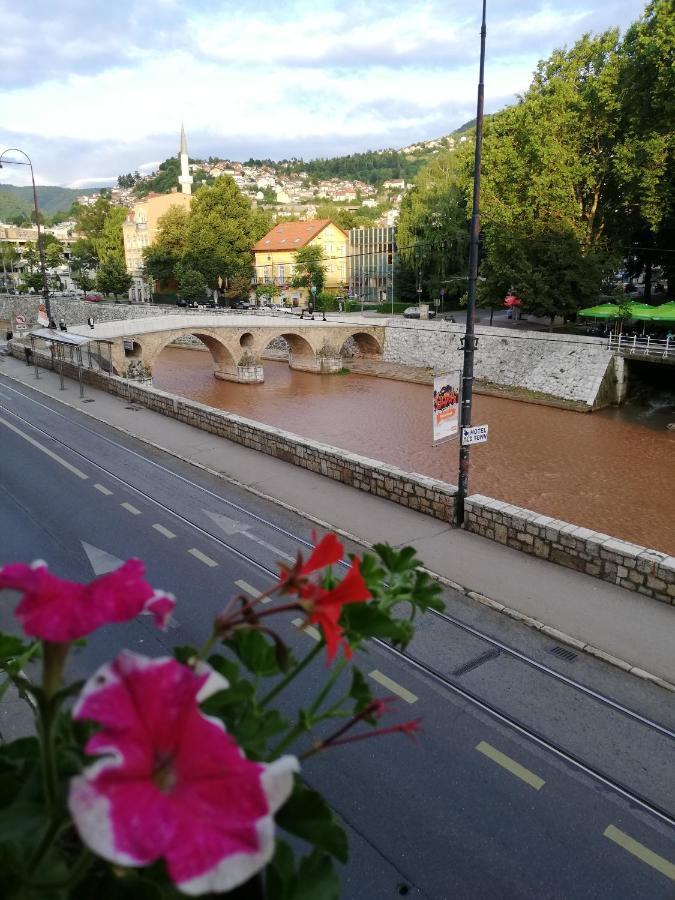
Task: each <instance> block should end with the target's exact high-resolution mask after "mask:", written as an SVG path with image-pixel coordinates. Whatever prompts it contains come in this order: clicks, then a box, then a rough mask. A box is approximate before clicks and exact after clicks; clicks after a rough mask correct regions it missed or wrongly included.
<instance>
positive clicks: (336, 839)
mask: <svg viewBox="0 0 675 900" xmlns="http://www.w3.org/2000/svg"><path fill="white" fill-rule="evenodd" d="M277 824H278V825H279V827H280V828H283V829H284V830H285V831H288V832H289V834H294V835H295V836H296V837H300V838H302V839H303V840H305V841H307V842H308V843H309V844H312V846H314V847H318V848H319V849H320V850H324V851H325V852H326V853H330V854H331V856H334V857H335V858H336V859H338V860H340V862H343V863H346V862H347V859H348V856H349V849H348V847H347V835H346V834H345V832H344V831H343V829H342V828H341V827H340V825H339V824H338V822H337V819H336V818H335V815H334V813H333V811H332V810H331V808H330V807H329V806H328V804H327V803H326V801H325V800H324V799H323V797H322V796H321V795H320V794H318V793H317V792H316V791H314V790H312V789H311V788H310V787H307V785H306V784H304V782H302V781H301V780H300V779H299V778H296V779H295V786H294V788H293V793H292V794H291V796H290V797H289V799H288V800H287V801H286V803H285V804H284V805H283V807H282V808H281V810H280V811H279V812H278V813H277Z"/></svg>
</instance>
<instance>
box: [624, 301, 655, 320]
mask: <svg viewBox="0 0 675 900" xmlns="http://www.w3.org/2000/svg"><path fill="white" fill-rule="evenodd" d="M628 308H629V309H630V315H631V318H632V319H653V318H654V313H655V311H656V309H657V307H656V306H650V305H649V303H637V302H636V301H635V300H633V301H632V302H631V303H629V304H628Z"/></svg>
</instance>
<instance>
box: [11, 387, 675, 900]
mask: <svg viewBox="0 0 675 900" xmlns="http://www.w3.org/2000/svg"><path fill="white" fill-rule="evenodd" d="M136 414H137V415H143V412H142V410H139V411H138V412H137V413H136ZM260 464H261V466H264V465H265V460H264V457H261V462H260ZM0 487H1V490H0V562H6V561H10V560H24V561H31V560H33V559H35V558H42V559H45V560H47V562H48V563H49V565H50V567H51V568H52V569H54V570H55V571H56V572H58V573H59V574H60V575H62V576H64V577H69V578H73V579H78V580H89V579H91V578H92V576H93V574H94V573H95V572H100V571H103V570H104V569H105V568H106V567H110V566H112V565H114V563H115V560H116V559H119V560H122V559H126V558H128V557H129V556H140V557H141V558H142V559H144V561H145V562H146V566H147V570H148V577H149V579H150V581H151V583H153V584H154V585H156V586H158V587H161V588H164V589H165V590H169V591H171V592H173V593H174V594H175V595H176V597H177V599H178V605H177V608H176V615H175V622H174V623H173V627H172V628H170V629H169V630H168V631H167V632H166V633H165V634H163V633H160V632H157V631H156V630H155V629H154V628H153V627H152V625H151V624H150V622H149V621H148V620H147V619H145V618H144V617H141V618H140V619H139V620H137V621H134V622H131V623H127V624H124V625H118V626H114V627H112V628H109V629H104V630H103V631H101V632H99V633H98V634H97V635H96V636H94V637H93V639H92V640H91V641H90V642H89V644H88V646H87V648H86V649H84V650H82V651H80V653H79V654H78V656H77V657H76V658H75V659H74V669H75V670H76V672H77V674H79V675H82V674H87V673H89V672H90V671H91V669H92V667H93V666H94V665H96V664H98V663H100V662H102V661H103V660H104V659H108V658H109V657H110V656H111V655H112V654H114V653H115V652H116V651H117V650H118V649H120V648H121V647H123V646H126V647H130V648H132V649H136V650H138V651H140V652H144V653H148V654H162V653H166V652H167V650H168V649H170V646H171V645H173V644H183V643H193V644H195V643H200V642H201V641H203V639H204V637H205V635H206V634H207V633H208V630H209V626H210V622H211V620H212V618H213V616H214V615H215V614H216V613H217V612H218V611H219V610H220V609H221V608H222V607H223V605H224V603H225V601H226V600H227V599H229V597H230V596H231V595H232V594H233V593H235V592H240V591H241V590H244V591H251V590H255V589H257V590H262V589H264V588H265V587H266V586H267V585H268V584H269V583H270V578H271V576H270V574H269V573H270V571H273V570H275V568H276V565H275V564H276V561H277V560H278V559H279V558H280V557H282V556H283V555H284V554H286V555H290V556H292V555H294V554H295V551H296V549H297V546H298V538H299V539H302V540H305V541H307V540H309V539H310V537H311V531H312V525H311V523H309V522H307V521H306V520H304V519H303V518H302V517H300V516H298V515H295V514H293V513H290V512H288V511H285V510H283V509H281V508H280V507H278V506H276V505H274V504H271V503H268V502H266V501H264V500H262V499H261V498H258V497H255V496H253V495H251V494H249V493H247V492H246V491H244V490H243V489H239V488H238V487H236V486H234V485H230V484H228V483H227V482H225V481H223V480H222V479H218V478H215V477H211V476H210V475H208V474H207V473H204V472H202V471H199V470H196V469H194V468H193V467H191V466H189V465H188V464H185V463H182V462H180V461H178V460H176V459H174V458H172V457H170V456H168V455H165V454H162V453H160V452H159V451H156V450H153V449H151V448H148V447H146V446H145V445H143V444H141V443H140V442H137V441H135V440H133V439H130V438H128V437H125V436H124V435H122V434H120V433H119V432H117V431H115V430H113V429H108V428H106V427H105V426H101V425H100V424H99V423H97V422H95V421H94V420H91V419H89V418H86V417H84V416H80V415H79V414H77V413H75V412H73V411H71V410H69V409H67V408H65V407H61V406H59V404H57V403H54V402H53V401H51V400H47V399H45V398H44V397H42V396H41V395H38V394H35V393H34V392H32V391H30V390H29V389H26V388H19V386H18V385H16V384H15V383H13V382H11V381H9V380H7V379H4V378H3V377H2V376H0ZM446 599H447V602H448V610H449V612H451V613H452V615H454V616H457V618H459V619H462V621H465V622H467V623H469V624H470V625H472V626H475V627H477V628H480V629H483V630H485V631H489V633H490V634H492V635H493V636H494V637H496V638H498V639H499V641H501V642H502V643H503V644H504V645H507V646H508V647H514V648H515V649H517V650H518V651H520V652H522V653H523V654H524V655H525V656H526V657H527V658H528V659H532V660H534V661H535V662H539V663H542V664H544V663H545V664H546V665H547V666H551V667H552V668H554V669H557V670H558V671H560V672H562V673H564V674H565V675H567V676H571V675H573V677H574V679H576V680H577V681H579V682H582V683H583V684H587V685H589V686H590V687H591V688H592V689H593V690H595V691H597V692H598V693H599V694H601V695H603V696H604V695H610V696H612V697H614V698H616V699H617V700H618V701H619V702H620V703H622V704H624V705H626V706H628V707H630V708H631V709H633V710H636V711H637V712H638V713H640V714H641V715H642V716H644V717H645V718H646V719H648V720H655V721H656V722H657V723H659V724H660V725H661V726H662V728H663V729H664V730H665V731H666V732H667V731H669V730H670V731H672V730H673V727H674V726H675V712H674V711H673V706H674V704H673V700H672V696H671V695H669V694H666V693H665V692H663V691H661V690H660V689H658V688H654V687H652V686H650V685H646V684H642V683H640V682H637V680H636V679H634V678H632V677H631V676H626V675H624V673H620V672H619V673H617V672H609V671H607V669H606V668H605V667H603V666H602V665H601V664H599V663H598V662H597V661H590V660H585V659H583V658H581V659H578V660H576V661H575V662H574V663H573V664H571V663H570V662H569V661H567V662H566V661H559V660H558V659H556V658H554V657H552V656H551V655H550V654H549V653H548V650H549V649H550V643H551V642H550V641H548V642H546V641H545V639H543V638H542V636H541V635H535V634H532V633H530V632H528V631H527V630H526V629H521V628H520V627H519V626H517V625H516V624H515V623H513V622H503V621H501V620H500V619H499V617H498V616H496V615H494V614H493V615H492V617H490V616H489V615H488V613H489V612H490V611H485V610H481V611H480V612H477V611H476V610H475V609H474V608H473V607H472V606H471V604H469V603H467V601H466V599H465V598H459V597H458V596H457V595H453V594H452V593H451V592H448V594H447V597H446ZM10 622H11V616H10V613H9V607H8V606H6V605H5V606H3V607H0V627H8V623H10ZM282 628H283V633H284V636H285V637H287V638H288V640H289V643H291V644H292V646H294V647H295V648H297V650H298V652H302V650H303V648H307V647H308V646H311V641H312V637H311V636H309V635H308V634H306V633H298V632H297V629H295V628H294V626H293V625H292V624H291V622H290V621H289V622H286V623H284V624H283V626H282ZM546 643H548V645H549V646H548V647H547V646H545V644H546ZM489 651H492V653H491V654H490V652H489ZM410 653H411V655H412V657H413V658H414V660H416V661H418V663H419V665H414V664H413V663H412V662H411V661H410V660H408V659H405V658H402V657H401V656H399V655H396V654H394V653H392V652H391V651H390V650H389V649H387V648H386V647H385V646H382V645H380V644H376V643H373V644H371V645H369V648H368V650H367V652H366V653H362V654H359V656H358V658H357V663H358V665H359V666H360V668H361V669H362V670H363V671H364V672H365V673H367V674H368V675H369V677H370V678H371V681H372V685H373V687H374V688H375V689H376V692H377V693H380V694H382V695H389V694H391V693H392V691H393V692H394V693H397V694H398V695H399V704H398V706H399V714H400V717H401V718H408V717H413V716H414V717H417V716H422V717H423V719H424V732H423V734H422V736H421V739H420V741H419V743H418V744H413V743H412V742H409V741H407V740H405V739H404V738H402V737H400V736H394V737H392V738H388V739H382V740H379V741H373V742H364V743H360V744H354V745H352V746H350V747H346V748H342V749H341V750H339V751H338V750H335V751H333V752H331V753H326V754H320V755H318V756H316V757H314V758H312V759H311V760H308V761H307V763H306V764H305V766H304V769H303V774H304V777H305V778H306V779H307V781H308V782H309V783H311V784H313V785H314V786H316V787H318V788H319V789H320V790H321V791H322V792H323V793H324V795H325V796H326V797H327V798H328V799H329V801H330V802H331V803H332V805H333V807H334V808H335V810H336V811H337V812H338V813H339V815H340V816H341V817H342V818H343V820H344V822H345V824H346V825H347V827H348V831H349V837H350V845H351V850H352V855H351V860H350V863H349V865H348V866H347V867H346V868H345V869H344V870H343V872H342V878H343V897H344V898H345V900H357V898H358V900H364V898H365V900H379V898H382V900H385V898H390V897H391V898H393V897H397V896H409V897H424V898H435V900H441V898H448V900H450V898H452V900H458V898H500V900H501V898H575V900H576V898H604V897H607V898H610V897H611V898H647V897H649V898H673V897H675V835H674V832H673V829H672V827H671V826H670V825H669V824H668V823H667V822H666V821H664V820H663V818H659V816H658V815H655V814H654V813H653V812H650V811H649V807H650V806H654V807H658V808H660V809H662V810H663V811H664V813H665V814H666V815H670V817H671V818H672V817H675V776H674V775H673V771H674V769H673V758H674V757H673V749H674V747H675V744H674V742H673V740H672V738H671V737H670V736H669V735H668V734H667V733H664V731H659V730H657V729H655V728H653V727H651V726H650V725H649V724H648V723H644V722H641V721H639V720H638V719H636V718H635V717H630V716H627V715H626V714H625V713H622V712H621V711H618V710H617V709H615V708H612V707H609V706H607V704H606V703H604V702H602V700H599V699H598V698H596V697H593V696H591V695H589V694H588V693H584V692H582V691H580V690H578V689H576V688H574V687H573V686H571V685H569V684H567V683H563V682H561V681H559V680H557V679H556V678H554V677H551V676H550V675H549V674H548V673H547V672H546V671H544V670H542V669H538V668H534V667H533V666H532V665H529V664H527V663H526V662H524V661H523V660H520V659H518V658H517V657H514V656H513V655H511V654H509V653H508V652H507V651H500V652H499V653H498V654H496V653H495V652H494V646H493V645H490V644H489V643H486V642H485V641H484V640H483V639H482V638H481V637H480V636H477V635H475V634H471V633H468V632H466V631H462V630H461V629H459V628H457V627H455V626H453V625H452V623H450V622H448V621H445V620H442V619H439V618H437V617H435V618H433V619H432V618H428V619H427V620H426V621H425V622H424V624H423V625H422V627H421V628H420V631H419V633H418V635H417V637H416V638H415V642H414V643H413V645H412V646H411V648H410ZM481 660H482V661H481ZM571 665H574V666H575V667H576V668H575V669H574V670H572V669H571V668H570V666H571ZM323 667H324V663H323V661H322V660H320V661H317V663H316V666H315V669H310V670H309V671H308V676H309V677H308V678H307V679H306V680H303V681H301V682H299V683H298V684H297V685H295V686H294V687H293V688H292V689H290V690H289V691H288V693H287V694H284V695H282V701H281V705H282V706H283V708H284V709H285V710H287V711H289V712H292V711H293V710H294V709H296V708H297V706H298V705H299V703H300V702H302V701H303V699H306V697H307V696H310V695H311V694H312V693H313V685H312V683H313V681H314V679H313V678H312V677H311V676H312V674H313V672H316V673H317V675H319V674H320V673H321V672H322V671H324V669H323ZM458 673H459V674H458ZM462 673H463V674H462ZM382 676H384V678H383V677H382ZM387 680H388V681H387ZM383 681H385V682H386V684H387V686H386V687H385V686H383V684H382V682H383ZM453 686H456V687H457V689H458V690H461V691H465V692H470V693H471V694H474V695H475V696H476V697H477V698H478V700H477V701H472V700H471V699H468V698H467V697H466V696H462V695H460V694H459V693H457V691H456V690H455V689H454V687H453ZM480 704H482V706H481V705H480ZM490 708H497V709H498V710H499V712H500V714H501V718H500V717H499V716H496V715H494V714H493V713H491V712H490ZM10 709H11V710H12V714H13V715H14V714H16V716H17V717H18V708H17V707H15V706H12V707H10ZM15 710H16V713H15ZM513 720H516V721H517V722H518V723H519V724H520V728H518V727H514V724H513ZM2 724H4V725H5V726H9V728H10V730H11V724H12V723H11V722H7V721H6V719H5V720H3V719H0V727H1V726H2ZM18 727H20V725H18ZM299 749H302V748H299ZM572 759H574V760H577V763H575V762H573V761H572ZM584 766H585V767H586V768H584ZM599 776H604V780H602V777H599ZM620 786H623V788H624V789H625V793H621V790H620V789H618V787H620ZM636 798H637V800H636ZM639 798H643V800H644V803H643V804H642V805H641V804H640V802H639Z"/></svg>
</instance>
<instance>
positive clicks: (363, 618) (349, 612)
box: [340, 603, 411, 644]
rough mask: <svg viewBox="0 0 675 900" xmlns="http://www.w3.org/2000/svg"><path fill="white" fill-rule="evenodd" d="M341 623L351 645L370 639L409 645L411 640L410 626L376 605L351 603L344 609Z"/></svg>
mask: <svg viewBox="0 0 675 900" xmlns="http://www.w3.org/2000/svg"><path fill="white" fill-rule="evenodd" d="M340 621H341V622H342V624H343V625H344V626H345V630H346V632H347V636H348V639H349V643H350V644H353V643H355V642H356V641H359V640H363V639H364V638H370V637H379V638H391V639H392V640H394V641H395V642H396V643H407V641H408V640H409V639H410V634H411V628H410V624H409V623H408V622H406V621H403V620H400V619H395V618H394V617H393V616H392V615H390V614H389V613H388V612H386V611H385V610H383V609H380V608H379V607H378V606H377V605H376V604H375V603H351V604H350V605H349V606H345V607H343V609H342V616H341V620H340Z"/></svg>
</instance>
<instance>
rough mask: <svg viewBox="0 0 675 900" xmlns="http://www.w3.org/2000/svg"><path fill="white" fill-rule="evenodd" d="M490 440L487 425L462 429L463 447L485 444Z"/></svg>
mask: <svg viewBox="0 0 675 900" xmlns="http://www.w3.org/2000/svg"><path fill="white" fill-rule="evenodd" d="M487 439H488V426H487V425H473V426H472V427H471V428H462V446H463V447H466V446H467V445H469V444H484V443H485V442H486V441H487Z"/></svg>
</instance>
